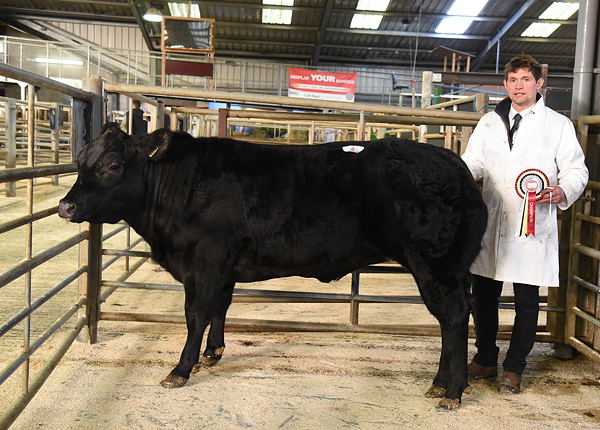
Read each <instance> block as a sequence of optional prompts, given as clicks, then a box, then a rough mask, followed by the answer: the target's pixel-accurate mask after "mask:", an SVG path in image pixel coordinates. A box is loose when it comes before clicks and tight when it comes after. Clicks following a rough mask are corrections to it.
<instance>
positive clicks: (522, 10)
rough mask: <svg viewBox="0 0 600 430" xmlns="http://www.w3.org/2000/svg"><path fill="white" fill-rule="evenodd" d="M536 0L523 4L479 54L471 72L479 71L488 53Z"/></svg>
mask: <svg viewBox="0 0 600 430" xmlns="http://www.w3.org/2000/svg"><path fill="white" fill-rule="evenodd" d="M535 1H536V0H527V1H526V2H525V3H523V5H522V6H521V7H520V8H519V9H518V10H517V11H516V12H515V13H514V14H513V16H511V17H510V18H509V19H508V20H507V21H506V23H505V24H504V25H503V26H502V27H500V30H498V32H497V33H496V34H495V35H494V37H492V38H491V39H490V40H489V42H488V43H487V45H486V46H485V48H483V49H482V50H481V52H479V53H478V54H477V57H476V59H475V61H474V62H473V64H472V66H471V70H477V69H478V68H479V66H480V65H481V63H482V62H483V59H484V58H485V56H486V55H487V54H488V52H490V50H491V49H492V47H493V46H494V45H495V44H496V43H498V41H499V40H500V39H501V38H502V36H504V35H505V34H506V32H507V31H508V30H510V28H511V27H512V26H513V25H514V24H515V23H516V22H517V21H518V20H519V18H521V17H522V16H523V14H524V13H525V12H526V11H527V9H529V7H530V6H531V5H533V4H534V3H535Z"/></svg>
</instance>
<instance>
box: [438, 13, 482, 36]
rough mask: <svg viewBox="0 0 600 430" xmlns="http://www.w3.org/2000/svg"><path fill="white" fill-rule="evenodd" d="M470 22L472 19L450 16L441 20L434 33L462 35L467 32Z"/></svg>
mask: <svg viewBox="0 0 600 430" xmlns="http://www.w3.org/2000/svg"><path fill="white" fill-rule="evenodd" d="M472 22H473V19H472V18H464V17H462V16H461V17H458V16H451V17H448V18H444V19H442V21H441V22H440V23H439V24H438V26H437V27H436V29H435V32H436V33H443V34H463V33H464V32H465V31H467V28H469V26H470V25H471V23H472Z"/></svg>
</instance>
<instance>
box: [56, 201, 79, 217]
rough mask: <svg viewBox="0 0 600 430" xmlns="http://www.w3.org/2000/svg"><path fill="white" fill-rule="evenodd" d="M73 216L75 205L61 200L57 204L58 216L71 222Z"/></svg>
mask: <svg viewBox="0 0 600 430" xmlns="http://www.w3.org/2000/svg"><path fill="white" fill-rule="evenodd" d="M74 214H75V204H74V203H71V202H70V201H68V200H65V199H62V200H61V201H60V202H59V203H58V216H59V217H61V218H64V219H68V220H71V219H72V218H73V215H74Z"/></svg>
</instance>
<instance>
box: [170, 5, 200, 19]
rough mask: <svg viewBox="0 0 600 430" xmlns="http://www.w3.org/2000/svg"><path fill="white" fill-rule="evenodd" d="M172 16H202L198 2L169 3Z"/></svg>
mask: <svg viewBox="0 0 600 430" xmlns="http://www.w3.org/2000/svg"><path fill="white" fill-rule="evenodd" d="M168 6H169V12H170V13H171V16H181V17H184V18H201V16H200V6H199V5H198V4H197V3H168Z"/></svg>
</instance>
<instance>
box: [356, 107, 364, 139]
mask: <svg viewBox="0 0 600 430" xmlns="http://www.w3.org/2000/svg"><path fill="white" fill-rule="evenodd" d="M356 140H365V113H364V112H363V111H361V112H360V119H359V120H358V126H357V128H356Z"/></svg>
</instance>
